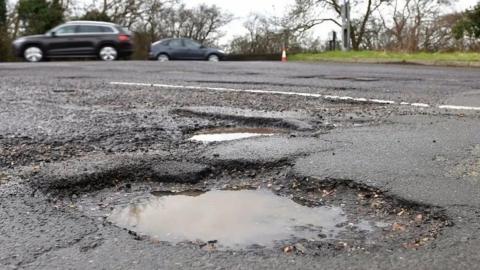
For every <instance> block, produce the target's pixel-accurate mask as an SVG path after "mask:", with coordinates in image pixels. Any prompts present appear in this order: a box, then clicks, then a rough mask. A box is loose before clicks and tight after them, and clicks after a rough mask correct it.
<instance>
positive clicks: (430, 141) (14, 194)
mask: <svg viewBox="0 0 480 270" xmlns="http://www.w3.org/2000/svg"><path fill="white" fill-rule="evenodd" d="M479 76H480V69H467V68H449V67H426V66H420V65H368V64H335V63H320V64H309V63H279V62H238V63H237V62H220V63H207V62H168V63H157V62H135V61H129V62H121V61H118V62H111V63H103V62H48V63H38V64H27V63H11V64H0V78H1V80H0V269H478V268H479V265H480V256H479V254H478V246H480V237H479V236H480V235H479V234H480V233H479V232H480V195H479V194H480V83H479V79H478V78H479ZM233 127H243V128H261V129H265V128H267V129H268V130H270V129H271V130H272V131H271V132H274V134H271V136H270V135H269V136H262V137H254V138H248V139H242V140H234V141H229V142H217V143H209V144H205V143H199V142H194V141H191V140H189V138H190V137H191V136H192V135H193V134H197V133H199V132H204V131H208V130H211V129H214V128H227V129H228V128H233ZM242 187H243V188H249V189H251V188H255V189H256V188H264V189H270V190H272V191H273V192H274V193H276V194H278V195H281V196H289V197H291V198H294V200H295V201H299V202H300V201H304V200H306V201H308V202H306V203H305V205H310V204H311V205H316V203H318V202H322V203H331V204H332V205H338V206H342V207H344V208H345V209H346V210H345V211H354V210H352V209H360V210H358V211H357V210H355V211H356V212H355V213H358V214H359V215H364V216H362V218H363V217H367V216H368V215H370V214H368V215H367V213H373V212H371V211H373V210H371V208H375V209H376V210H375V211H376V212H375V213H376V214H378V215H379V216H378V217H379V218H385V220H387V224H388V226H387V227H386V228H384V229H383V230H379V232H378V233H376V234H372V235H370V236H369V235H367V236H365V237H363V236H362V237H360V236H358V237H357V236H355V235H356V233H357V232H355V231H353V232H352V233H351V235H348V236H345V239H329V240H328V241H326V242H322V243H323V244H322V243H321V244H318V243H317V242H315V243H316V244H315V245H314V244H313V242H312V243H309V242H308V241H307V240H305V241H303V242H302V241H300V242H301V243H303V245H298V243H297V242H291V244H292V248H291V249H289V248H287V249H286V248H285V247H289V246H288V245H287V244H285V243H283V242H282V244H279V246H278V247H275V248H263V247H256V248H250V249H242V250H228V249H227V250H222V249H218V250H217V249H216V248H215V245H214V244H211V243H210V244H209V243H198V242H188V241H187V242H183V243H180V244H172V243H167V242H162V241H161V239H160V240H152V239H151V238H149V237H148V236H145V235H141V234H139V233H137V232H134V231H129V230H125V229H123V228H120V227H118V226H115V225H114V224H112V223H111V222H108V219H107V216H108V214H109V213H110V211H111V210H112V209H113V208H115V207H117V206H119V205H120V206H121V205H125V204H128V203H130V202H132V201H137V200H139V199H145V198H147V197H148V196H150V194H151V193H152V191H182V190H189V189H201V190H203V191H207V190H214V189H242ZM313 187H315V188H313ZM329 188H332V191H331V192H326V190H327V189H328V190H329ZM322 190H323V192H324V193H322ZM334 191H335V192H334ZM325 192H326V193H325ZM342 192H344V193H343V194H342ZM368 192H372V194H375V195H374V196H373V197H372V199H369V200H370V201H368V203H365V205H363V204H362V203H351V202H355V201H356V200H357V199H358V198H360V197H362V196H363V195H362V194H363V193H368ZM357 193H358V194H357ZM330 194H334V195H333V196H334V197H335V198H331V199H329V197H331V196H330ZM348 194H354V195H352V196H353V197H348V196H350V195H348ZM355 194H356V195H355ZM369 194H370V193H369ZM357 195H358V198H355V196H357ZM377 195H378V196H380V197H381V198H384V199H385V200H384V201H382V202H381V203H380V204H384V205H383V206H382V205H381V206H378V204H379V202H377V201H375V200H376V199H375V198H377V197H376V196H377ZM313 198H324V200H323V199H319V200H318V201H315V200H316V199H313ZM358 200H360V199H358ZM362 200H363V197H362ZM358 202H359V201H358ZM358 205H360V206H358ZM362 207H365V209H364V211H363V210H362V209H363V208H362ZM367 208H368V209H370V210H367ZM379 209H380V210H381V211H380V210H379ZM377 210H378V211H377ZM352 213H353V212H352ZM362 213H363V214H362ZM420 213H421V214H420ZM410 216H411V217H412V218H413V219H415V220H414V221H411V222H410V223H407V222H406V221H405V220H407V218H409V217H410ZM427 217H428V218H427ZM396 219H403V221H402V222H403V223H402V224H400V221H398V220H397V221H395V220H396ZM192 222H194V223H195V220H193V221H192ZM388 222H390V223H388ZM424 228H429V229H428V230H424ZM390 231H393V232H390ZM193 240H195V239H192V241H193ZM211 240H214V239H211ZM292 241H293V240H292ZM300 242H299V243H300Z"/></svg>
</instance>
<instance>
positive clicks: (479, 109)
mask: <svg viewBox="0 0 480 270" xmlns="http://www.w3.org/2000/svg"><path fill="white" fill-rule="evenodd" d="M438 108H440V109H447V110H466V111H468V110H470V111H480V107H470V106H456V105H440V106H438Z"/></svg>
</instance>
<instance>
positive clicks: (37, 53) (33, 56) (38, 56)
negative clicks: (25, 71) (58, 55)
mask: <svg viewBox="0 0 480 270" xmlns="http://www.w3.org/2000/svg"><path fill="white" fill-rule="evenodd" d="M23 57H25V60H27V61H28V62H40V61H41V60H42V58H43V51H42V49H40V48H38V47H35V46H32V47H28V48H27V49H25V51H24V52H23Z"/></svg>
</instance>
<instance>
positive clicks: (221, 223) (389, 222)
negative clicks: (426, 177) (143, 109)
mask: <svg viewBox="0 0 480 270" xmlns="http://www.w3.org/2000/svg"><path fill="white" fill-rule="evenodd" d="M288 172H289V168H288V167H285V166H280V167H268V168H257V169H247V168H231V169H225V170H222V171H215V170H214V171H213V172H212V173H210V174H209V175H208V177H206V178H203V179H202V181H199V182H196V183H189V182H157V181H149V180H148V179H147V180H145V181H139V182H135V181H128V182H125V183H122V182H116V185H115V186H110V187H106V188H105V189H102V190H96V191H92V192H89V193H84V194H80V195H75V194H72V193H71V192H67V193H66V194H65V196H62V195H59V196H60V197H56V196H55V197H52V198H51V199H50V201H52V202H53V203H54V207H56V208H65V209H68V210H69V211H71V210H75V211H77V210H78V211H80V212H82V213H84V214H86V215H87V216H90V217H92V218H95V219H99V220H102V221H104V222H105V221H108V223H109V224H111V225H116V226H117V227H119V228H122V229H125V230H126V231H128V233H129V234H130V235H132V236H133V237H134V239H135V240H144V241H148V242H151V243H154V244H155V245H157V244H159V245H176V246H178V247H188V246H190V247H191V246H192V245H193V246H197V247H199V248H202V249H205V250H207V251H214V250H220V251H228V250H234V251H235V252H261V253H263V252H280V251H283V252H288V253H289V252H295V253H297V254H310V255H315V256H335V255H337V254H339V253H340V252H349V253H352V252H358V253H364V252H369V253H372V252H375V251H378V250H395V249H413V250H416V249H421V248H424V247H426V246H429V245H434V241H435V239H436V238H437V236H438V235H439V234H440V233H441V231H442V229H443V228H444V227H445V226H450V225H451V223H450V222H449V220H448V219H447V218H446V217H445V216H444V214H443V211H442V210H441V209H436V208H432V207H429V206H425V205H417V204H413V203H409V202H406V201H403V200H398V199H396V198H392V197H389V196H388V195H386V194H383V193H382V192H381V191H379V190H376V189H374V188H370V187H366V186H361V185H358V184H355V182H352V181H346V180H334V179H330V180H320V179H316V178H302V177H299V178H298V177H294V176H289V177H286V175H287V174H288Z"/></svg>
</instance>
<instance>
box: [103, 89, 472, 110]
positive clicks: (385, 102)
mask: <svg viewBox="0 0 480 270" xmlns="http://www.w3.org/2000/svg"><path fill="white" fill-rule="evenodd" d="M110 84H111V85H124V86H150V87H160V88H169V89H191V90H208V91H219V92H242V93H253V94H270V95H272V94H273V95H285V96H302V97H314V98H323V99H326V100H333V101H335V100H338V101H354V102H365V103H367V102H368V103H376V104H383V105H394V104H400V105H404V106H413V107H420V108H430V107H436V108H439V109H449V110H467V111H468V110H470V111H472V110H473V111H480V107H470V106H457V105H438V106H432V105H430V104H426V103H409V102H399V103H397V102H395V101H392V100H383V99H368V98H355V97H348V96H333V95H322V94H314V93H303V92H286V91H269V90H258V89H235V88H223V87H208V86H193V85H173V84H156V83H137V82H110Z"/></svg>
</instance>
